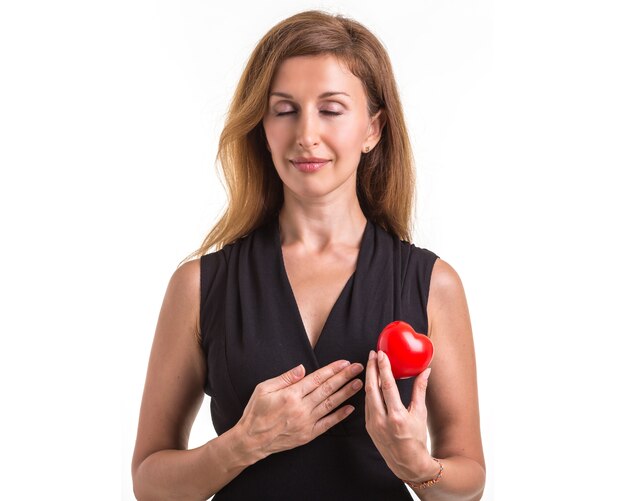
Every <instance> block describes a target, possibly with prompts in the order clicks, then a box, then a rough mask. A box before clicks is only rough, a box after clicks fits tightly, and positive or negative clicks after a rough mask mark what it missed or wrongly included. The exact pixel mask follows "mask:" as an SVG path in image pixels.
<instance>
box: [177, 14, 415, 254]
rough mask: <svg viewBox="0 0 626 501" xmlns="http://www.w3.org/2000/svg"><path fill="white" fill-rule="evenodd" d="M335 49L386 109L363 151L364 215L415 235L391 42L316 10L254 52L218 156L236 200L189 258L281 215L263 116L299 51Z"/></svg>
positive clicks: (371, 104)
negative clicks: (283, 70) (375, 138)
mask: <svg viewBox="0 0 626 501" xmlns="http://www.w3.org/2000/svg"><path fill="white" fill-rule="evenodd" d="M325 54H332V55H334V56H335V57H337V59H338V60H339V61H340V62H342V63H343V64H344V65H345V66H346V67H347V68H348V69H349V70H350V71H351V72H352V73H353V74H354V75H355V76H356V77H358V78H360V79H361V81H362V82H363V86H364V89H365V93H366V97H367V105H368V114H369V116H370V118H371V117H372V116H373V115H375V114H376V112H378V110H380V109H382V113H381V118H382V125H383V129H382V136H381V139H380V141H379V142H378V144H377V145H376V146H375V147H374V149H373V150H372V151H370V152H369V153H367V154H362V155H361V160H360V162H359V165H358V169H357V197H358V200H359V203H360V205H361V209H362V210H363V213H364V215H365V216H366V217H367V218H368V219H370V220H371V221H373V222H374V223H376V224H378V225H379V226H381V227H382V228H383V229H385V230H386V231H388V232H389V233H391V234H393V235H396V236H398V237H399V238H400V239H401V240H405V241H408V242H411V228H412V226H413V207H414V192H415V174H414V159H413V154H412V150H411V146H410V141H409V137H408V134H407V128H406V124H405V120H404V114H403V111H402V105H401V103H400V98H399V95H398V91H397V88H396V81H395V78H394V75H393V71H392V68H391V62H390V60H389V56H388V54H387V51H386V49H385V48H384V46H383V45H382V44H381V42H380V41H379V40H378V39H377V38H376V37H375V36H374V35H373V34H372V33H371V32H370V31H369V30H368V29H367V28H365V27H364V26H363V25H361V24H360V23H358V22H356V21H354V20H352V19H349V18H347V17H344V16H343V15H341V14H328V13H325V12H323V11H319V10H308V11H304V12H300V13H298V14H295V15H293V16H291V17H289V18H287V19H285V20H283V21H281V22H279V23H278V24H277V25H276V26H274V27H273V28H272V29H271V30H270V31H269V32H268V33H267V34H266V35H265V36H264V37H263V38H262V39H261V40H260V41H259V43H258V44H257V46H256V47H255V49H254V51H253V52H252V55H251V56H250V58H249V60H248V62H247V64H246V67H245V69H244V71H243V74H242V76H241V79H240V80H239V83H238V85H237V88H236V90H235V94H234V96H233V99H232V101H231V103H230V106H229V109H228V112H227V116H226V120H225V125H224V129H223V131H222V133H221V136H220V140H219V145H218V150H217V151H218V152H217V156H216V161H217V160H218V159H219V164H220V165H221V167H222V170H223V177H224V179H225V180H226V183H227V189H228V195H229V200H228V204H227V208H226V211H225V213H224V214H223V215H222V216H221V218H220V219H219V221H218V222H217V223H216V224H215V226H214V227H213V229H211V231H210V232H209V233H208V235H207V236H206V237H205V238H204V241H203V242H202V245H201V246H200V248H199V249H197V250H196V251H194V252H193V253H192V254H190V255H189V256H187V258H185V259H184V260H183V261H182V262H181V263H180V264H179V266H180V265H182V264H183V263H184V262H185V261H188V260H191V259H194V258H199V257H201V256H203V255H204V254H206V253H207V252H208V251H209V250H210V249H211V248H212V247H213V246H215V248H216V250H220V249H222V248H223V247H224V246H225V245H228V244H230V243H233V242H235V241H236V240H237V239H239V238H242V237H244V236H246V235H247V234H249V233H250V232H252V231H253V230H254V229H256V228H257V227H259V226H260V225H262V224H264V223H265V222H266V221H267V220H268V219H269V218H271V217H273V216H274V215H276V214H277V213H278V212H279V210H280V208H281V207H282V204H283V186H282V181H281V179H280V177H279V176H278V174H277V172H276V170H275V168H274V164H273V162H272V158H271V155H270V153H269V151H268V150H267V148H266V139H265V132H264V130H263V124H262V120H263V116H264V115H265V112H266V110H267V106H268V102H269V92H270V85H271V82H272V78H273V76H274V74H275V72H276V70H277V69H278V67H279V65H280V64H281V62H282V61H284V60H285V59H287V58H289V57H294V56H313V55H325Z"/></svg>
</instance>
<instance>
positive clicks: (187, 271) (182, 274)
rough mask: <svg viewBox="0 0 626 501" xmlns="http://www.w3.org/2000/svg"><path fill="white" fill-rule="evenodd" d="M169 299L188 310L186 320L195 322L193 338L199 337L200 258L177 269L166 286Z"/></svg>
mask: <svg viewBox="0 0 626 501" xmlns="http://www.w3.org/2000/svg"><path fill="white" fill-rule="evenodd" d="M168 293H169V295H170V296H171V299H173V300H177V301H180V300H182V302H181V306H182V307H186V308H187V309H188V314H189V315H188V319H193V320H195V327H196V331H195V333H194V334H195V337H196V338H197V339H199V337H200V258H198V259H193V260H190V261H187V262H186V263H184V264H182V265H181V266H180V267H178V268H177V269H176V270H175V271H174V273H173V274H172V277H171V278H170V283H169V284H168Z"/></svg>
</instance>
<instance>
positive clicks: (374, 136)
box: [363, 108, 386, 151]
mask: <svg viewBox="0 0 626 501" xmlns="http://www.w3.org/2000/svg"><path fill="white" fill-rule="evenodd" d="M385 122H386V117H385V113H384V111H383V109H382V108H381V109H379V110H378V111H377V112H376V114H375V115H374V116H373V117H372V118H370V125H369V127H368V129H367V131H368V132H367V137H366V138H365V141H364V143H363V146H364V147H366V146H369V149H368V151H371V150H373V149H374V146H376V145H377V144H378V141H380V137H381V135H382V133H383V128H384V127H385Z"/></svg>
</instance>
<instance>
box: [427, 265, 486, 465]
mask: <svg viewBox="0 0 626 501" xmlns="http://www.w3.org/2000/svg"><path fill="white" fill-rule="evenodd" d="M427 311H428V318H429V324H430V325H429V336H430V338H431V340H432V342H433V346H434V357H433V360H432V362H431V365H430V367H431V368H432V371H431V375H430V377H429V379H428V390H427V392H426V407H427V416H428V429H429V433H430V438H431V448H432V455H433V456H434V457H437V458H443V457H446V456H453V455H459V456H464V457H467V458H470V459H473V460H474V461H476V462H477V463H479V464H480V465H481V466H482V468H483V470H484V469H485V458H484V455H483V447H482V440H481V436H480V417H479V410H478V384H477V376H476V357H475V352H474V340H473V336H472V327H471V323H470V316H469V310H468V306H467V300H466V298H465V291H464V289H463V284H462V283H461V279H460V277H459V275H458V274H457V273H456V271H455V270H454V268H452V266H450V265H449V264H448V263H447V262H445V261H443V260H442V259H437V260H436V261H435V265H434V268H433V272H432V276H431V282H430V291H429V296H428V306H427Z"/></svg>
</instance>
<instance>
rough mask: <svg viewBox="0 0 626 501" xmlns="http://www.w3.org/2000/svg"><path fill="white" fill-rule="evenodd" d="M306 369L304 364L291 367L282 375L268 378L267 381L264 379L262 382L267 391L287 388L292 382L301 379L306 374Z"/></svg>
mask: <svg viewBox="0 0 626 501" xmlns="http://www.w3.org/2000/svg"><path fill="white" fill-rule="evenodd" d="M304 373H305V369H304V366H303V365H302V364H300V365H298V367H294V368H293V369H289V370H288V371H287V372H283V373H282V374H281V375H279V376H276V377H275V378H272V379H268V380H267V381H263V383H261V384H262V385H263V389H264V390H265V391H267V392H268V393H269V392H272V391H278V390H282V389H283V388H287V387H288V386H291V385H292V384H294V383H296V382H298V381H300V379H302V376H304Z"/></svg>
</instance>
